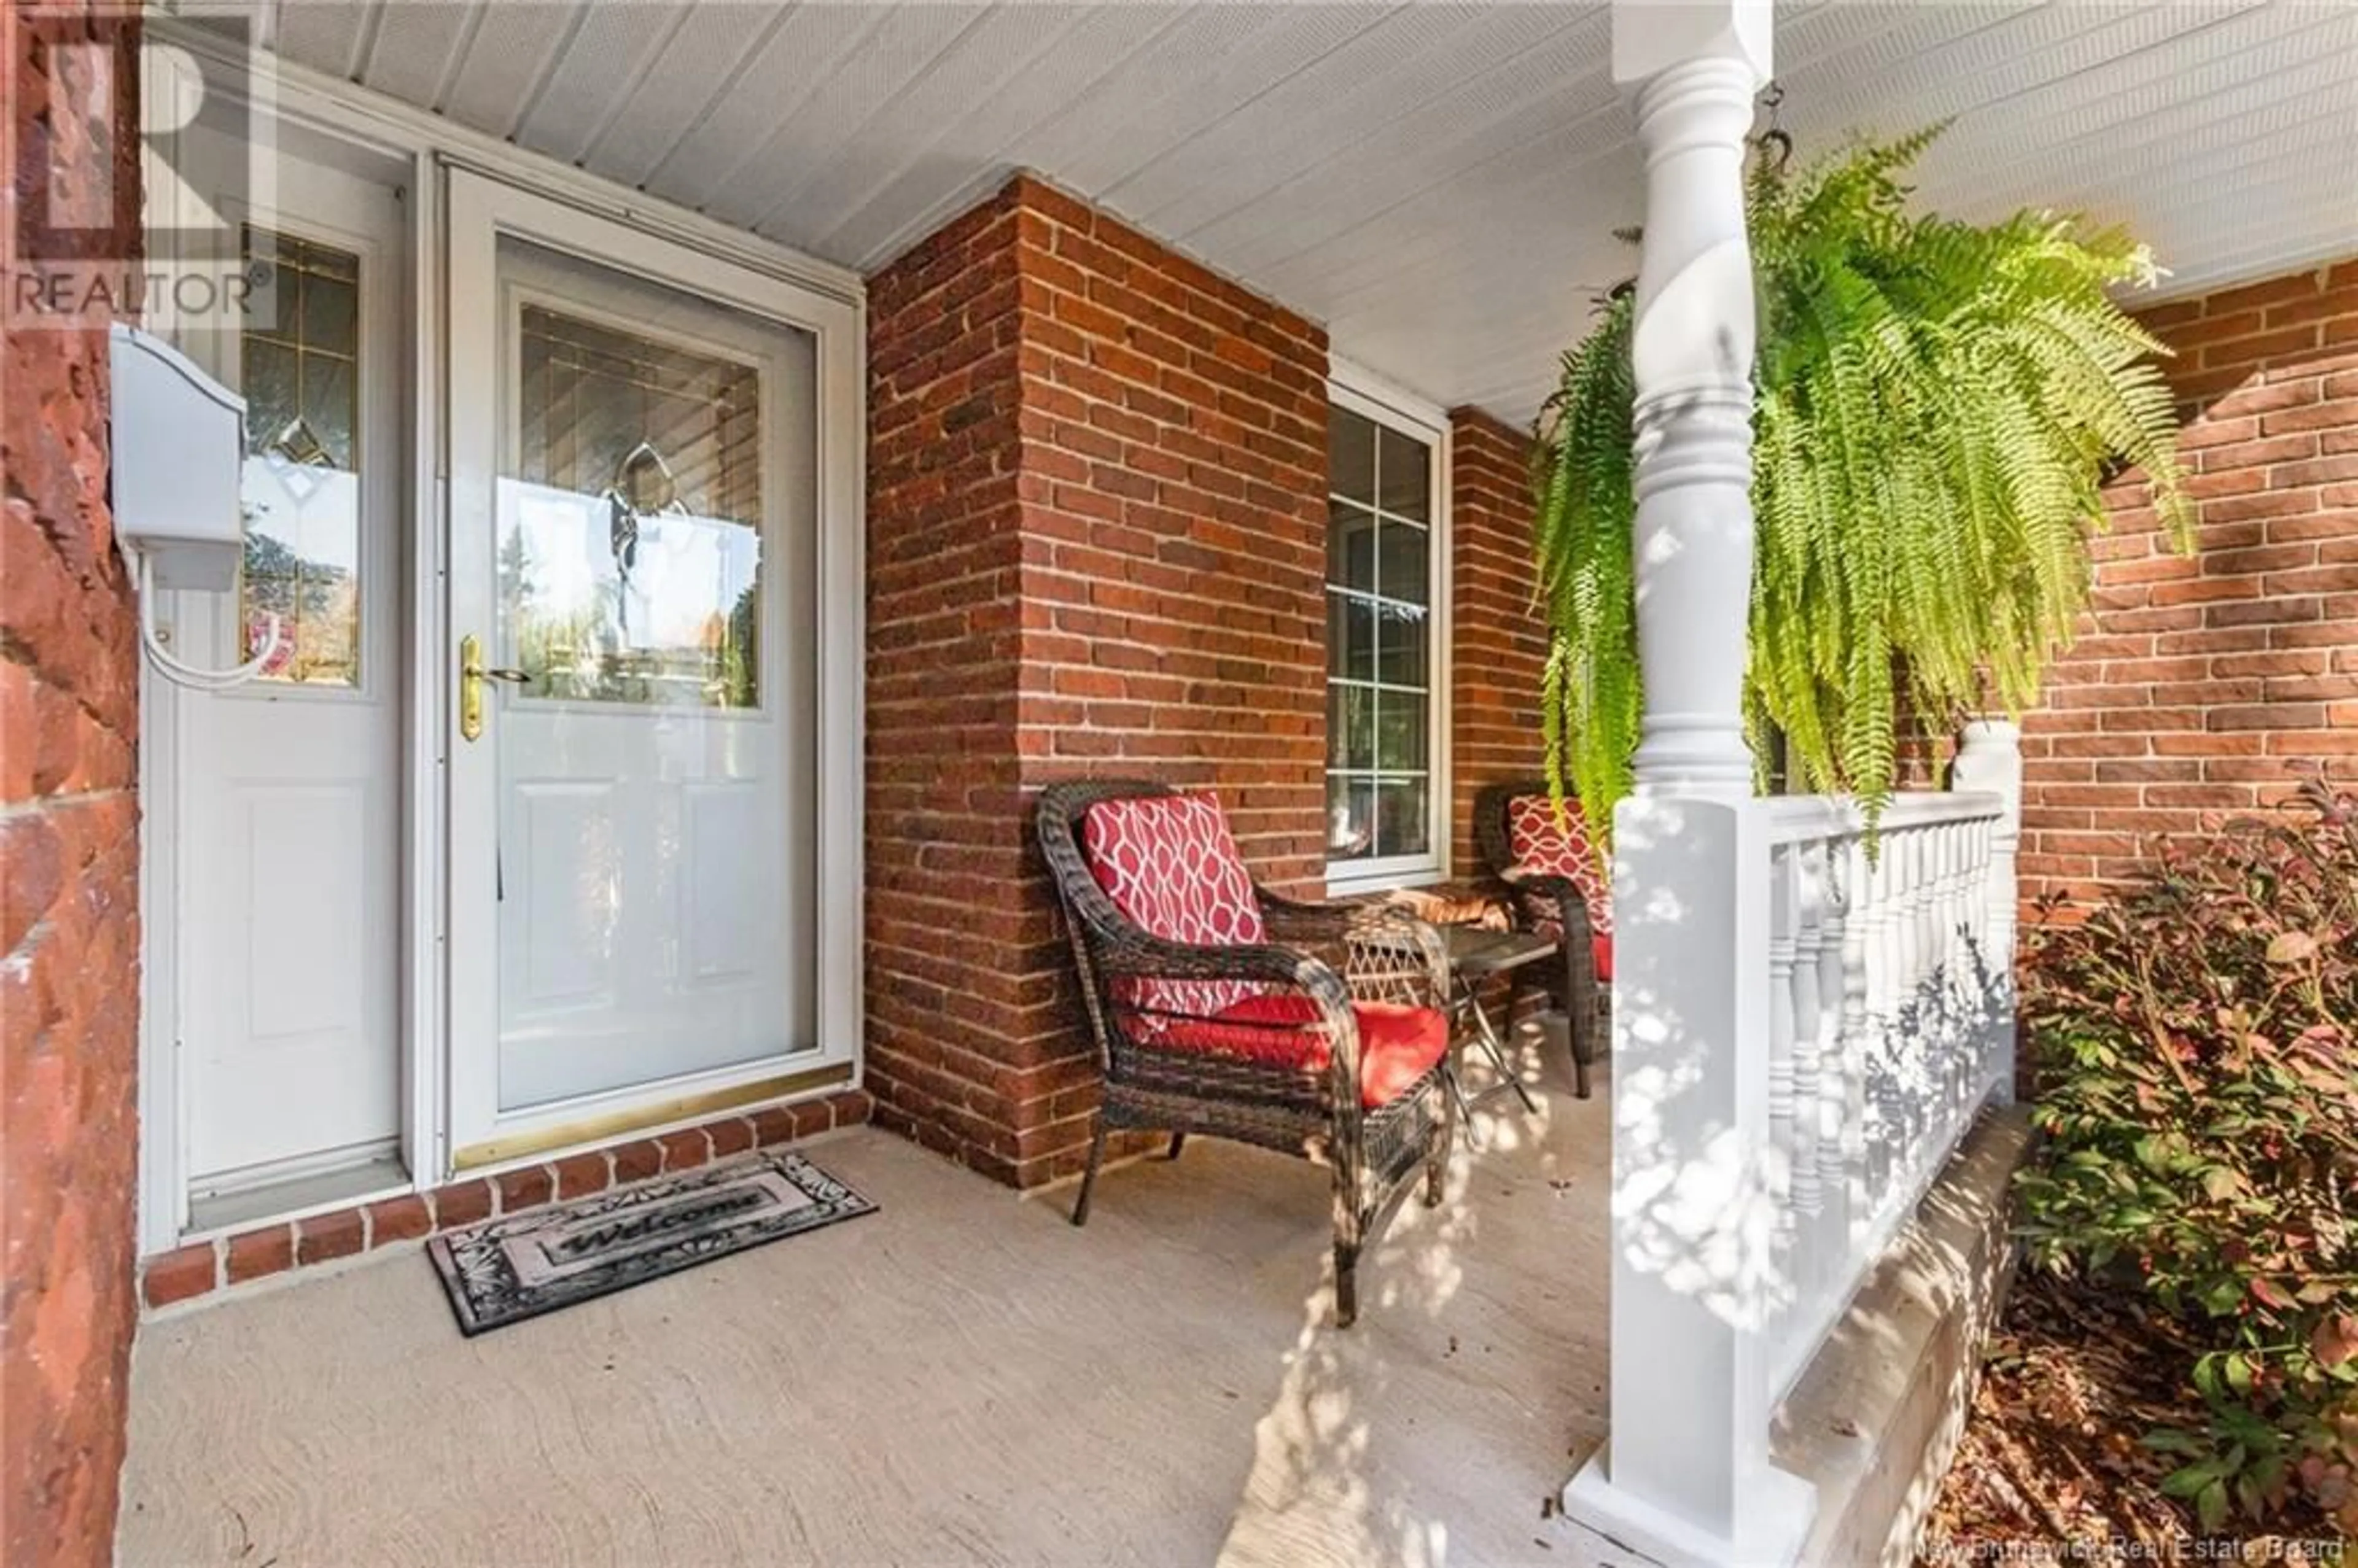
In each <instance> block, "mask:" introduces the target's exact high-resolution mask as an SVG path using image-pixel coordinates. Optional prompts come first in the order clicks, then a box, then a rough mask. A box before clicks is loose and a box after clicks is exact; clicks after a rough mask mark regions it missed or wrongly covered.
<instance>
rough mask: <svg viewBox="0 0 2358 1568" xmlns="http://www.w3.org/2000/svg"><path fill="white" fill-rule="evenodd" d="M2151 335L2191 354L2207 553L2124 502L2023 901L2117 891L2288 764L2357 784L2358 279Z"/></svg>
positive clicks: (2227, 302) (2043, 712) (2304, 277)
mask: <svg viewBox="0 0 2358 1568" xmlns="http://www.w3.org/2000/svg"><path fill="white" fill-rule="evenodd" d="M2145 319H2146V321H2147V323H2148V324H2149V325H2150V326H2151V327H2152V328H2153V329H2154V330H2155V331H2156V332H2157V333H2158V334H2159V335H2160V336H2161V337H2162V338H2163V339H2165V340H2166V341H2168V342H2169V344H2170V345H2171V347H2172V348H2173V349H2174V350H2175V351H2176V353H2177V357H2176V358H2175V359H2174V360H2173V361H2172V362H2170V364H2169V375H2170V380H2171V384H2172V385H2173V387H2174V388H2175V389H2176V390H2177V392H2178V394H2179V395H2180V397H2181V398H2182V399H2183V400H2184V404H2185V406H2184V410H2183V412H2184V416H2185V417H2186V419H2187V428H2186V435H2185V438H2184V446H2185V449H2186V454H2187V460H2188V466H2189V468H2190V470H2191V473H2192V476H2193V477H2192V481H2191V482H2192V489H2193V492H2194V494H2195V496H2196V497H2197V498H2198V501H2199V503H2200V507H2201V534H2200V539H2199V548H2198V549H2197V551H2196V552H2195V554H2194V555H2193V556H2192V557H2182V556H2180V555H2178V554H2177V553H2175V552H2174V551H2173V550H2171V549H2170V548H2169V543H2168V541H2167V540H2166V539H2165V538H2164V537H2163V536H2162V535H2160V534H2159V533H2158V531H2157V529H2156V527H2155V523H2154V517H2153V514H2152V512H2151V511H2150V510H2148V509H2147V507H2146V505H2145V502H2146V500H2147V496H2146V494H2145V492H2144V490H2143V487H2142V486H2139V485H2136V484H2134V483H2131V484H2124V485H2122V486H2120V487H2119V488H2118V490H2117V492H2116V495H2115V505H2114V511H2113V521H2114V530H2115V531H2114V533H2113V534H2112V535H2110V536H2109V537H2106V538H2104V539H2100V540H2098V541H2097V543H2096V546H2095V553H2096V556H2097V557H2098V559H2097V568H2096V589H2095V598H2094V604H2093V611H2092V612H2091V613H2090V614H2089V615H2088V616H2087V617H2086V618H2085V619H2084V620H2083V621H2082V635H2081V638H2080V640H2079V642H2078V643H2076V644H2075V645H2074V646H2073V648H2072V649H2071V653H2070V654H2068V655H2066V656H2065V658H2064V659H2063V660H2062V661H2061V663H2059V664H2058V665H2056V667H2055V668H2054V670H2053V672H2052V675H2051V677H2050V682H2049V686H2048V692H2047V697H2046V699H2045V702H2044V704H2043V706H2042V708H2041V709H2040V710H2039V712H2036V713H2034V714H2032V715H2030V716H2029V719H2028V724H2027V727H2026V730H2027V732H2026V738H2025V741H2024V750H2025V753H2026V755H2025V768H2024V776H2025V784H2026V797H2025V811H2024V823H2023V827H2024V834H2023V845H2022V861H2021V865H2022V873H2023V885H2024V892H2025V894H2026V895H2027V896H2036V895H2038V894H2039V893H2042V892H2065V893H2078V894H2082V895H2084V894H2086V893H2088V892H2091V891H2093V889H2094V888H2095V887H2096V886H2097V885H2098V884H2099V883H2101V882H2104V881H2114V880H2117V879H2118V878H2120V877H2122V876H2124V875H2126V874H2127V873H2128V872H2129V871H2131V870H2132V869H2133V868H2134V867H2135V865H2136V861H2137V860H2138V858H2139V856H2140V855H2141V854H2142V853H2143V852H2144V851H2145V850H2146V849H2149V848H2150V847H2151V845H2152V843H2153V842H2154V838H2155V836H2158V835H2179V834H2185V833H2190V832H2193V831H2195V830H2197V829H2198V828H2199V827H2201V823H2202V822H2203V820H2204V819H2205V817H2206V816H2218V815H2220V814H2223V813H2233V812H2236V811H2245V810H2250V809H2252V808H2254V807H2256V806H2263V805H2266V804H2267V803H2269V802H2270V801H2273V800H2275V799H2277V798H2280V797H2281V796H2282V795H2284V794H2285V792H2286V791H2287V790H2288V788H2289V787H2290V784H2291V782H2292V780H2293V779H2294V778H2295V776H2296V775H2295V774H2294V773H2292V772H2291V765H2292V764H2296V763H2299V762H2304V761H2311V760H2318V759H2322V760H2323V761H2325V762H2328V763H2329V764H2331V765H2332V766H2334V767H2336V768H2337V769H2338V770H2339V773H2340V776H2341V777H2342V779H2344V780H2345V781H2351V782H2358V761H2353V758H2358V260H2353V261H2345V262H2342V263H2340V264H2338V265H2333V266H2331V267H2316V268H2312V269H2309V270H2308V271H2304V272H2299V273H2295V274H2291V275H2288V276H2283V277H2278V278H2274V279H2270V280H2268V281H2266V282H2262V283H2255V284H2251V285H2248V286H2245V287H2237V288H2231V289H2227V290H2224V291H2223V292H2220V293H2216V294H2212V295H2209V296H2207V297H2202V298H2199V299H2190V300H2182V301H2179V302H2176V303H2172V304H2168V305H2162V306H2158V307H2157V308H2154V309H2152V310H2150V311H2147V312H2146V313H2145Z"/></svg>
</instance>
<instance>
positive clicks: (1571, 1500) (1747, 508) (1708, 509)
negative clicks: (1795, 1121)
mask: <svg viewBox="0 0 2358 1568" xmlns="http://www.w3.org/2000/svg"><path fill="white" fill-rule="evenodd" d="M1769 23H1770V17H1769V3H1768V0H1694V3H1665V0H1614V7H1613V73H1614V77H1615V80H1617V81H1620V82H1621V83H1623V84H1624V85H1625V86H1627V87H1629V88H1632V89H1634V91H1635V99H1636V106H1637V117H1638V138H1639V144H1640V146H1642V148H1643V150H1644V154H1645V159H1646V214H1645V242H1644V248H1643V252H1642V257H1641V260H1640V263H1639V274H1638V300H1637V324H1636V332H1635V338H1634V349H1633V358H1634V362H1635V371H1636V378H1637V388H1638V396H1637V409H1636V421H1635V423H1636V438H1637V459H1638V470H1637V481H1636V488H1637V494H1638V516H1637V533H1636V541H1635V543H1636V551H1637V575H1638V640H1639V658H1640V664H1641V668H1642V669H1643V672H1644V676H1645V687H1646V708H1645V717H1644V724H1643V730H1642V737H1643V738H1642V740H1641V741H1640V744H1639V748H1638V754H1637V759H1636V771H1637V794H1636V795H1634V796H1633V797H1632V798H1630V799H1629V800H1628V801H1625V802H1624V803H1623V804H1622V806H1621V807H1620V809H1619V812H1618V813H1617V816H1616V817H1615V822H1614V868H1613V897H1614V910H1615V916H1616V918H1615V936H1614V990H1613V1052H1614V1054H1613V1167H1614V1170H1613V1183H1614V1194H1613V1215H1614V1258H1613V1294H1612V1347H1611V1354H1612V1385H1611V1386H1612V1396H1611V1398H1612V1408H1611V1431H1610V1433H1609V1436H1608V1439H1607V1444H1606V1450H1605V1451H1604V1452H1603V1453H1601V1454H1598V1455H1597V1457H1596V1458H1595V1459H1594V1460H1592V1461H1590V1463H1589V1464H1588V1465H1586V1466H1585V1467H1584V1468H1583V1469H1582V1471H1581V1472H1580V1474H1579V1475H1578V1476H1574V1479H1573V1482H1572V1484H1571V1485H1570V1486H1569V1487H1566V1488H1565V1491H1564V1498H1563V1501H1564V1509H1565V1511H1566V1513H1567V1514H1568V1515H1570V1516H1571V1517H1572V1518H1573V1519H1576V1520H1578V1521H1579V1522H1581V1523H1584V1524H1586V1525H1589V1526H1591V1527H1593V1528H1595V1530H1599V1531H1601V1532H1603V1533H1605V1534H1606V1535H1608V1536H1610V1537H1612V1538H1613V1539H1615V1540H1617V1541H1621V1542H1624V1543H1626V1544H1628V1545H1629V1546H1631V1547H1634V1548H1636V1549H1638V1550H1639V1551H1642V1552H1647V1553H1648V1554H1649V1555H1650V1556H1652V1557H1654V1558H1656V1559H1657V1560H1659V1561H1661V1562H1663V1563H1707V1564H1737V1563H1740V1564H1745V1565H1747V1568H1754V1565H1760V1564H1779V1563H1791V1562H1793V1561H1794V1559H1795V1558H1796V1557H1797V1556H1798V1554H1799V1552H1800V1551H1801V1543H1802V1540H1803V1538H1804V1536H1805V1534H1806V1533H1807V1530H1808V1529H1809V1525H1810V1522H1811V1518H1812V1511H1813V1509H1814V1505H1815V1495H1814V1493H1813V1491H1812V1488H1811V1487H1809V1486H1808V1485H1807V1484H1806V1483H1804V1482H1802V1481H1801V1480H1799V1479H1797V1478H1796V1477H1794V1476H1789V1475H1786V1474H1784V1473H1783V1472H1781V1471H1779V1470H1777V1469H1775V1468H1774V1467H1773V1466H1772V1465H1770V1464H1769V1462H1768V1433H1769V1420H1770V1415H1771V1412H1772V1409H1773V1406H1774V1398H1773V1390H1772V1387H1771V1384H1772V1376H1773V1374H1772V1369H1771V1362H1772V1355H1771V1336H1770V1334H1769V1329H1770V1328H1771V1326H1772V1325H1773V1322H1774V1319H1775V1316H1776V1314H1777V1313H1778V1312H1779V1310H1780V1308H1781V1306H1782V1305H1783V1304H1784V1303H1785V1302H1787V1301H1788V1300H1790V1295H1791V1281H1788V1280H1785V1279H1782V1278H1781V1277H1779V1259H1778V1256H1777V1249H1776V1237H1777V1229H1778V1223H1779V1216H1778V1213H1777V1197H1778V1193H1779V1187H1780V1182H1779V1173H1778V1166H1777V1162H1778V1161H1779V1160H1780V1159H1781V1157H1782V1156H1781V1153H1780V1152H1779V1151H1778V1150H1777V1149H1776V1147H1775V1145H1774V1141H1773V1139H1772V1136H1771V1129H1770V1117H1769V1087H1768V1086H1769V1058H1770V1048H1771V1040H1770V1020H1771V1013H1770V1008H1771V1000H1770V997H1769V984H1768V980H1769V962H1768V939H1769V925H1770V909H1769V900H1768V894H1769V881H1770V858H1769V849H1768V816H1767V812H1766V808H1765V807H1764V806H1762V805H1761V804H1760V803H1758V802H1756V801H1755V800H1754V799H1753V798H1752V757H1751V753H1750V752H1749V750H1748V749H1747V747H1746V745H1745V742H1744V727H1743V715H1742V706H1741V703H1742V692H1743V682H1744V667H1745V656H1746V642H1747V639H1746V630H1747V626H1746V622H1747V606H1748V604H1749V601H1750V592H1751V579H1752V506H1751V501H1750V489H1751V481H1752V461H1751V415H1752V385H1751V369H1752V354H1753V331H1754V322H1753V293H1752V290H1753V283H1752V264H1751V255H1750V251H1749V248H1748V246H1747V243H1746V239H1745V231H1744V191H1743V170H1744V160H1745V155H1746V136H1747V134H1748V132H1749V131H1750V129H1751V124H1752V118H1753V96H1754V94H1755V93H1756V92H1758V89H1759V87H1760V84H1761V83H1762V82H1763V81H1766V80H1767V78H1768V61H1769Z"/></svg>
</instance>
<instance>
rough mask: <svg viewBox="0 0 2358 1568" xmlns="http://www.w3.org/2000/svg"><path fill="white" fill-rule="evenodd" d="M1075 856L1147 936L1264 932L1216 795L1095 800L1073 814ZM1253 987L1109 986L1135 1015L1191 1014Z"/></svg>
mask: <svg viewBox="0 0 2358 1568" xmlns="http://www.w3.org/2000/svg"><path fill="white" fill-rule="evenodd" d="M1081 853H1082V854H1083V855H1084V856H1085V857H1087V860H1088V863H1089V874H1090V875H1091V876H1094V877H1095V878H1097V881H1098V886H1099V887H1101V888H1103V889H1105V892H1106V896H1107V897H1108V898H1109V899H1111V900H1113V905H1114V907H1115V908H1116V909H1118V910H1120V911H1121V913H1122V915H1123V917H1124V918H1125V919H1127V920H1129V921H1130V924H1131V925H1136V926H1137V927H1138V928H1139V929H1141V931H1144V932H1145V933H1146V934H1147V935H1150V936H1160V937H1162V938H1163V940H1164V941H1166V942H1185V943H1189V944H1191V945H1208V946H1223V947H1228V946H1254V945H1257V944H1259V943H1260V942H1263V941H1266V940H1267V939H1268V935H1269V933H1268V928H1267V927H1266V926H1265V925H1263V924H1262V921H1261V914H1260V899H1259V898H1258V897H1257V896H1255V894H1254V892H1253V882H1252V873H1251V872H1250V871H1247V870H1246V869H1245V862H1244V857H1243V856H1241V855H1239V854H1238V853H1237V841H1236V839H1235V838H1233V837H1232V836H1231V835H1230V834H1229V832H1228V818H1227V817H1226V816H1223V815H1222V814H1221V811H1220V800H1219V797H1218V796H1217V795H1212V794H1210V793H1208V792H1206V793H1205V794H1201V795H1134V796H1131V797H1130V798H1128V799H1123V800H1101V801H1098V803H1097V804H1096V805H1095V806H1090V807H1089V808H1088V810H1087V811H1086V812H1084V813H1083V814H1082V816H1081ZM1261 989H1262V987H1261V986H1260V983H1259V982H1257V981H1253V980H1184V979H1170V980H1165V979H1136V978H1125V979H1120V980H1118V981H1116V982H1115V986H1114V992H1115V1000H1117V1001H1120V1003H1122V1004H1123V1005H1125V1006H1128V1007H1132V1008H1136V1009H1137V1010H1139V1011H1141V1012H1145V1013H1174V1014H1181V1015H1192V1016H1195V1017H1208V1016H1210V1015H1212V1014H1215V1013H1217V1012H1219V1011H1221V1010H1222V1009H1224V1008H1228V1007H1231V1006H1234V1005H1235V1004H1236V1003H1237V1002H1238V1001H1241V1000H1244V999H1246V998H1247V997H1250V996H1253V995H1255V994H1257V993H1259V992H1260V990H1261Z"/></svg>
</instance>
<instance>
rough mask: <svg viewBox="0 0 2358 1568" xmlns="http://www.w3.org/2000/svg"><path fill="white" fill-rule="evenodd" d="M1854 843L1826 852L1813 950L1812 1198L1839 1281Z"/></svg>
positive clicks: (1826, 1260)
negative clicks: (1820, 921) (1819, 933)
mask: <svg viewBox="0 0 2358 1568" xmlns="http://www.w3.org/2000/svg"><path fill="white" fill-rule="evenodd" d="M1856 847H1857V840H1856V839H1855V838H1850V837H1848V836H1844V837H1839V838H1835V839H1834V840H1833V842H1831V843H1829V844H1828V845H1827V846H1826V884H1825V894H1826V899H1825V929H1824V933H1823V939H1822V940H1821V942H1820V943H1819V946H1818V998H1819V1002H1820V1007H1819V1018H1818V1112H1817V1114H1818V1198H1819V1202H1820V1204H1821V1205H1822V1206H1823V1214H1822V1217H1821V1220H1822V1223H1821V1225H1820V1227H1819V1230H1818V1234H1819V1237H1820V1238H1821V1246H1820V1250H1821V1252H1822V1254H1823V1256H1822V1257H1821V1259H1820V1264H1819V1266H1820V1268H1821V1270H1822V1271H1823V1272H1824V1274H1825V1275H1826V1277H1827V1278H1829V1279H1835V1278H1840V1277H1841V1276H1842V1275H1843V1274H1844V1272H1845V1271H1846V1270H1847V1268H1848V1264H1849V1260H1850V1223H1851V1214H1852V1209H1851V1196H1850V1155H1849V1139H1850V1136H1851V1131H1852V1129H1853V1128H1854V1127H1855V1125H1856V1124H1855V1121H1854V1119H1853V1115H1854V1113H1853V1110H1852V1105H1851V1091H1852V1087H1853V1086H1854V1084H1855V1078H1854V1076H1853V1075H1852V1073H1851V1069H1850V1062H1849V1051H1850V1043H1851V1040H1852V1038H1853V1036H1852V1035H1850V1034H1849V1033H1848V1032H1847V1031H1848V1027H1849V1025H1848V1014H1849V1009H1850V1005H1851V998H1850V994H1849V993H1850V977H1851V974H1852V972H1853V969H1852V963H1851V955H1850V943H1851V935H1850V905H1851V901H1852V900H1853V899H1854V898H1855V896H1856V894H1857V888H1858V883H1857V881H1856V878H1855V872H1854V871H1852V868H1851V857H1852V855H1853V854H1854V853H1855V849H1856Z"/></svg>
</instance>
